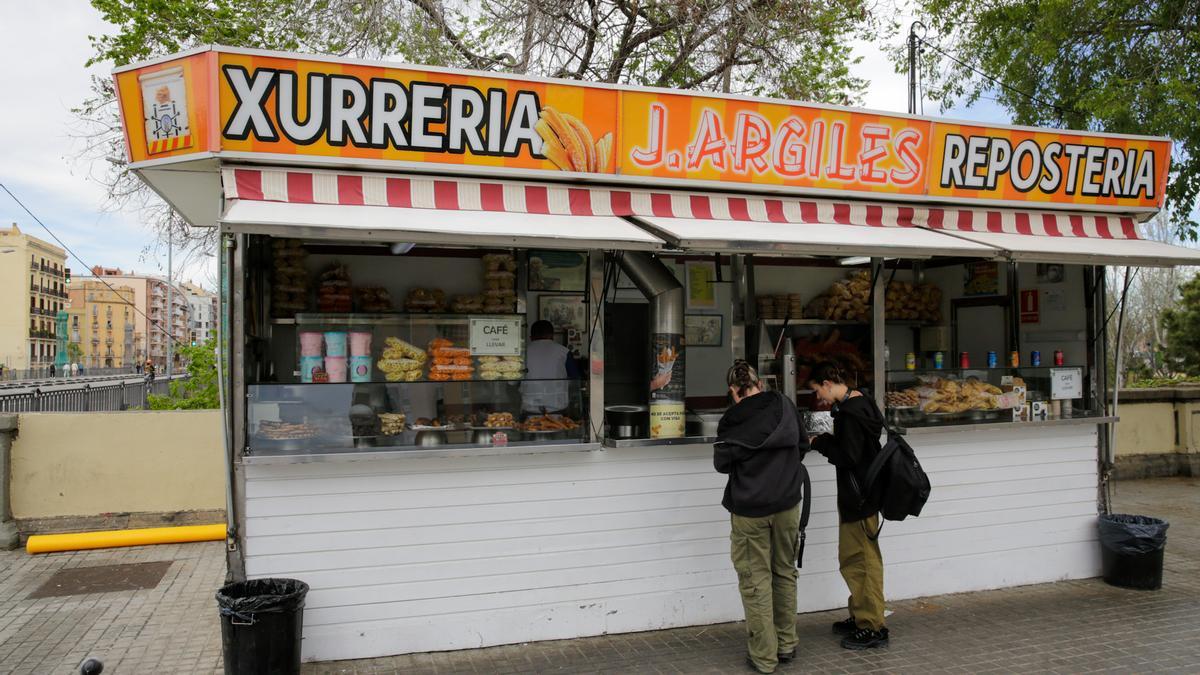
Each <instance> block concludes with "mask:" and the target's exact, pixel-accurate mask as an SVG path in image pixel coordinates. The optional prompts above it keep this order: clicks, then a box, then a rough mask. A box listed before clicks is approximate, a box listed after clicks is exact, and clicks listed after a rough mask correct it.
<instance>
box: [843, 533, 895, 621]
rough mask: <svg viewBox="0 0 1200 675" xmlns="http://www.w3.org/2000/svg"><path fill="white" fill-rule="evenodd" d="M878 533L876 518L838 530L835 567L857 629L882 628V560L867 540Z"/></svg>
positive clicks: (876, 545)
mask: <svg viewBox="0 0 1200 675" xmlns="http://www.w3.org/2000/svg"><path fill="white" fill-rule="evenodd" d="M878 529H879V516H878V515H874V516H871V517H870V518H867V519H865V520H856V521H854V522H852V523H841V524H840V525H839V526H838V563H839V564H840V567H841V572H842V578H843V579H845V580H846V587H847V588H849V589H850V599H849V601H847V603H846V604H847V606H848V607H849V609H850V616H852V617H854V622H855V623H856V624H857V625H858V627H859V628H870V629H871V630H875V631H877V630H879V629H881V628H883V625H884V624H883V556H882V555H881V554H880V553H879V542H878V541H872V540H871V538H870V537H868V536H867V533H868V530H869V531H870V533H871V534H874V533H875V531H876V530H878Z"/></svg>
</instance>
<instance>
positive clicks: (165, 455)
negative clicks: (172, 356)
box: [12, 410, 225, 532]
mask: <svg viewBox="0 0 1200 675" xmlns="http://www.w3.org/2000/svg"><path fill="white" fill-rule="evenodd" d="M18 425H19V426H18V433H17V437H16V440H15V441H14V442H13V448H12V511H13V517H14V518H16V519H17V520H18V521H19V522H25V523H26V525H25V526H23V527H22V529H23V530H26V531H27V532H28V530H29V529H30V526H29V524H30V523H33V524H35V525H34V526H33V528H32V529H33V530H34V531H35V532H36V531H37V530H38V529H39V528H38V527H37V525H38V524H40V525H41V526H42V527H52V525H47V524H48V523H49V524H52V523H54V522H55V521H56V520H73V521H77V522H79V521H83V522H89V521H88V519H97V518H100V517H102V516H104V515H113V514H117V515H120V514H179V513H183V514H186V513H189V512H200V513H206V514H211V513H213V512H215V511H223V509H224V508H225V477H224V476H225V465H224V459H223V453H224V447H223V443H222V440H221V425H222V417H221V413H220V411H217V410H201V411H180V410H172V411H153V412H150V411H146V412H140V411H139V412H132V411H127V412H114V413H27V414H21V415H20V417H19V419H18ZM208 517H209V518H211V515H209V516H208Z"/></svg>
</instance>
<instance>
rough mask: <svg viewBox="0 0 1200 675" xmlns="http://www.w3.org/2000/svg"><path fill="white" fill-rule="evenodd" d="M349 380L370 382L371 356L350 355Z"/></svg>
mask: <svg viewBox="0 0 1200 675" xmlns="http://www.w3.org/2000/svg"><path fill="white" fill-rule="evenodd" d="M350 381H351V382H370V381H371V357H370V356H351V357H350Z"/></svg>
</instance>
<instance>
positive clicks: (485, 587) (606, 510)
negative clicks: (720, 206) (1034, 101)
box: [245, 426, 1099, 660]
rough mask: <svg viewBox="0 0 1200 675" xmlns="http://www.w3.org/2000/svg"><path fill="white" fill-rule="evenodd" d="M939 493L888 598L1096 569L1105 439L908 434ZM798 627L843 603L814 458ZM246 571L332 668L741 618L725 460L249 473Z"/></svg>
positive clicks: (654, 456)
mask: <svg viewBox="0 0 1200 675" xmlns="http://www.w3.org/2000/svg"><path fill="white" fill-rule="evenodd" d="M912 440H913V442H914V445H916V446H917V449H918V452H919V455H920V456H921V458H922V462H923V464H924V465H925V467H926V470H927V471H928V472H929V474H930V476H931V479H932V481H933V483H934V492H933V495H934V496H933V499H931V501H930V502H929V504H928V505H927V506H926V511H925V513H924V514H923V515H922V517H921V518H919V519H917V520H910V521H906V522H903V523H888V524H887V526H886V528H885V530H884V539H883V541H884V560H885V564H886V569H887V577H886V582H885V583H886V588H885V590H886V594H887V597H889V598H892V599H899V598H907V597H914V596H920V595H930V594H937V593H948V592H956V591H968V590H979V589H985V588H996V587H1003V586H1012V585H1019V584H1028V583H1036V582H1042V581H1053V580H1057V579H1068V578H1079V577H1088V576H1095V575H1097V574H1098V573H1099V561H1098V552H1097V550H1096V544H1095V534H1094V529H1095V526H1094V522H1095V512H1096V508H1095V501H1096V500H1095V481H1096V470H1095V459H1094V457H1095V447H1096V432H1095V428H1094V427H1091V426H1086V427H1067V428H1058V429H1041V430H1034V429H1028V430H1019V429H1013V430H1006V431H998V430H996V431H988V432H983V431H975V432H970V433H965V434H960V433H953V434H945V435H929V436H921V437H914V438H913V439H912ZM806 463H807V464H808V466H809V467H810V470H811V473H812V477H813V494H814V495H815V499H814V503H813V519H812V523H811V524H810V526H809V536H808V548H807V552H806V555H805V567H804V569H803V570H802V576H801V581H800V589H799V595H800V608H801V611H815V610H822V609H829V608H832V607H837V606H839V605H842V604H843V603H844V602H845V597H846V590H845V586H844V584H843V583H842V580H841V577H840V576H839V575H838V572H837V551H836V548H837V546H836V541H837V526H836V514H835V502H834V476H833V471H832V467H830V466H829V465H827V464H825V463H824V460H823V458H821V457H820V456H819V455H816V454H815V453H814V454H811V455H810V456H809V457H808V459H807V461H806ZM246 475H247V486H246V494H247V503H246V518H247V524H246V530H247V540H246V542H245V547H246V548H245V550H246V571H247V573H248V575H249V576H251V577H264V576H287V577H294V578H298V579H303V580H304V581H306V582H308V583H309V584H310V586H311V588H312V590H311V591H310V593H309V595H308V604H307V609H306V611H305V618H304V620H305V631H304V632H305V636H304V658H305V659H306V660H328V659H345V658H360V657H370V656H379V655H386V654H397V653H407V652H415V651H433V650H445V649H461V648H469V647H481V646H486V645H495V644H505V643H513V642H523V641H529V640H545V639H556V638H568V637H577V636H583V635H597V634H602V633H619V632H630V631H639V630H650V629H656V628H664V627H672V626H686V625H696V624H704V623H715V622H722V621H732V620H738V619H741V618H742V615H741V604H740V601H739V599H738V596H737V592H736V577H735V574H734V572H733V569H732V566H731V564H730V562H729V557H728V549H729V545H728V534H729V525H728V514H727V513H726V512H725V511H724V509H722V508H721V506H720V499H721V491H722V489H723V485H724V477H723V476H720V475H718V474H716V473H715V472H714V471H713V470H712V464H711V448H709V447H707V446H680V447H667V448H649V449H640V450H606V451H597V452H588V453H564V454H559V455H526V456H504V457H481V458H446V459H419V460H390V461H355V462H341V463H322V464H295V465H250V466H248V467H247V471H246Z"/></svg>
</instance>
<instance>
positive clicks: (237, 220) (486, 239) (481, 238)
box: [218, 199, 665, 251]
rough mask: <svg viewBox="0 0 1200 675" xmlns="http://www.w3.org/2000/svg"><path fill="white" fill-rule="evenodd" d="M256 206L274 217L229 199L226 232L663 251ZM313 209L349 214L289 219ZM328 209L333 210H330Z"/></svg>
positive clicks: (348, 208)
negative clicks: (248, 210)
mask: <svg viewBox="0 0 1200 675" xmlns="http://www.w3.org/2000/svg"><path fill="white" fill-rule="evenodd" d="M245 203H246V204H253V205H254V206H255V209H256V210H258V211H263V210H267V211H270V212H275V213H272V214H270V215H269V216H268V217H264V216H263V215H261V214H254V213H252V214H249V215H241V214H239V213H238V211H239V210H243V211H244V210H245V209H244V208H239V207H240V206H241V205H242V204H243V202H242V200H237V199H234V200H229V202H228V204H227V205H226V207H225V209H224V211H223V212H222V214H221V217H220V218H219V220H218V224H219V225H220V227H221V228H222V229H223V230H227V231H233V232H253V233H257V234H277V235H286V236H295V235H296V233H297V232H300V231H304V232H306V233H308V235H309V236H312V237H313V238H317V239H333V238H341V237H342V236H343V235H344V234H345V233H353V234H354V237H355V238H359V239H366V240H371V241H390V242H395V241H405V242H413V243H418V244H451V245H463V246H479V245H487V246H522V245H524V244H525V243H533V244H535V245H537V246H545V247H551V248H590V249H614V248H620V249H631V250H648V251H657V250H660V249H662V248H663V244H664V243H665V242H663V241H661V240H660V239H658V238H656V237H654V236H653V235H652V234H649V233H646V237H647V239H646V240H641V241H639V240H636V239H618V238H607V237H595V236H578V237H576V236H563V235H555V234H550V233H496V232H479V231H470V230H463V231H457V232H456V231H452V230H447V229H445V228H439V229H406V228H404V227H385V226H378V225H377V226H364V225H363V224H362V223H361V218H360V217H358V214H361V213H363V212H362V211H359V209H378V210H379V211H378V213H379V215H383V214H391V215H400V214H402V213H404V212H422V211H424V212H431V213H447V212H446V211H440V210H437V209H416V208H414V209H405V208H399V207H391V206H370V205H338V204H289V203H286V202H262V201H254V202H245ZM309 207H320V208H321V209H322V211H324V210H331V211H334V212H338V213H345V214H346V218H345V220H336V219H328V218H324V219H321V220H320V221H319V222H304V220H305V219H301V218H297V217H296V216H291V217H289V216H288V215H287V212H289V211H290V212H293V213H296V212H303V211H311V210H312V209H310V208H309ZM328 207H333V208H332V209H330V208H328ZM455 213H463V214H469V215H470V216H471V217H472V218H480V219H486V218H488V217H499V216H512V215H519V216H522V217H524V216H528V215H536V216H546V217H550V218H553V217H555V215H554V214H512V213H509V212H493V211H460V212H455ZM558 217H560V218H562V219H564V220H569V219H591V220H612V221H614V222H617V223H621V224H622V225H623V226H628V227H630V228H634V229H635V230H636V229H637V226H636V225H634V224H632V223H629V222H627V221H625V220H623V219H621V218H618V217H616V216H572V215H562V216H558Z"/></svg>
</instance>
